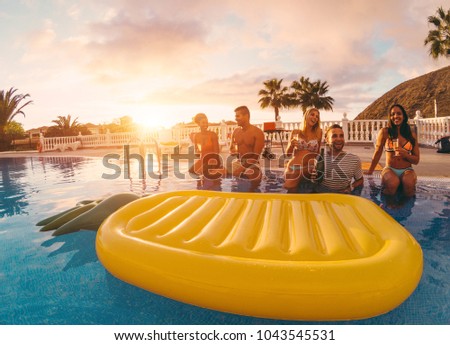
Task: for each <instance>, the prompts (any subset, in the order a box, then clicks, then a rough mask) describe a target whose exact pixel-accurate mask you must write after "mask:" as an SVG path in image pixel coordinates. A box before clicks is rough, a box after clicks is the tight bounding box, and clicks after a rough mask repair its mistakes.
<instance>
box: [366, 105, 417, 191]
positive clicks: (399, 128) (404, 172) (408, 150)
mask: <svg viewBox="0 0 450 345" xmlns="http://www.w3.org/2000/svg"><path fill="white" fill-rule="evenodd" d="M383 149H384V151H385V152H386V166H385V167H384V169H383V171H382V172H381V183H382V185H383V193H384V194H386V195H394V194H396V193H397V190H398V188H399V187H400V186H402V187H403V194H404V195H405V196H408V197H409V196H413V195H414V194H415V189H416V182H417V175H416V173H415V171H414V169H413V168H412V164H418V163H419V160H420V152H419V142H418V141H417V136H416V134H415V133H414V132H413V131H411V128H410V126H409V125H408V115H407V114H406V111H405V109H404V108H403V107H402V106H401V105H400V104H394V105H392V106H391V107H390V108H389V122H388V126H387V127H385V128H382V129H380V131H379V132H378V136H377V143H376V146H375V152H374V154H373V157H372V163H371V165H370V168H369V170H368V172H367V174H368V175H371V174H372V173H373V171H374V169H375V167H376V165H377V164H378V162H379V161H380V158H381V155H382V154H383Z"/></svg>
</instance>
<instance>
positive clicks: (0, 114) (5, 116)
mask: <svg viewBox="0 0 450 345" xmlns="http://www.w3.org/2000/svg"><path fill="white" fill-rule="evenodd" d="M16 91H17V89H14V88H10V89H9V90H8V91H5V90H1V91H0V134H4V128H5V126H6V125H7V124H8V122H9V121H11V120H12V119H13V118H14V117H15V116H16V115H18V114H22V115H23V116H25V113H24V112H23V110H22V109H23V108H24V107H26V106H27V105H29V104H31V103H33V101H31V100H30V101H28V102H26V103H25V104H21V103H22V101H24V100H25V99H26V98H27V97H30V95H29V94H25V95H22V94H20V95H15V93H16Z"/></svg>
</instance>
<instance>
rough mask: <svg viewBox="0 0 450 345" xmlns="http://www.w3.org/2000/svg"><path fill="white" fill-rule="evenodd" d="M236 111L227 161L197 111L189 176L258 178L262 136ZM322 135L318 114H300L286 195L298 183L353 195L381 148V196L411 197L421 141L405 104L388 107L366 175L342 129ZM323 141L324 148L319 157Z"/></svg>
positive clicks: (246, 112) (246, 116)
mask: <svg viewBox="0 0 450 345" xmlns="http://www.w3.org/2000/svg"><path fill="white" fill-rule="evenodd" d="M234 111H235V120H236V122H237V125H238V128H236V129H235V130H234V132H233V133H232V135H231V143H230V152H229V153H230V154H229V156H228V158H227V159H226V161H225V162H223V159H222V157H221V156H220V146H219V140H218V136H217V134H216V133H215V132H213V131H210V130H208V118H207V116H206V115H205V114H203V113H200V114H197V115H196V116H195V117H194V122H195V123H196V124H197V125H198V126H199V128H200V131H199V132H197V133H194V134H193V135H192V137H191V139H192V142H193V144H194V148H195V151H196V152H197V153H199V159H198V160H196V161H195V163H194V165H193V166H191V168H190V169H189V171H190V173H194V174H198V175H203V176H205V177H206V178H209V179H215V178H221V177H225V176H236V177H239V178H244V179H249V180H252V181H260V180H261V178H262V171H261V167H260V156H261V153H262V151H263V149H264V147H265V137H264V132H263V131H262V130H261V129H260V128H258V127H257V126H254V125H252V124H251V123H250V111H249V109H248V107H246V106H240V107H237V108H236V109H235V110H234ZM323 132H324V131H323V129H322V127H321V122H320V112H319V110H318V109H316V108H309V109H308V110H307V111H306V112H305V113H304V114H303V127H302V128H301V129H298V130H293V131H292V132H291V134H290V137H289V142H288V146H287V149H286V156H287V157H288V161H287V164H286V168H285V171H284V184H283V187H284V188H285V189H286V190H287V192H290V193H295V192H298V191H299V186H301V184H302V183H312V184H313V185H314V186H315V191H317V192H336V193H352V192H353V191H354V190H357V189H359V190H360V189H362V186H363V185H364V174H367V175H372V174H373V171H374V170H375V168H376V166H377V165H378V162H379V161H380V158H381V155H382V153H383V150H384V151H385V155H386V164H385V167H384V168H383V170H382V172H381V183H382V188H383V193H384V194H385V195H395V194H396V193H397V192H399V191H401V192H402V194H403V195H404V196H406V197H410V196H413V195H414V194H415V186H416V182H417V175H416V173H415V171H414V170H413V168H412V165H413V164H418V163H419V159H420V152H419V143H418V140H417V136H416V134H415V133H414V131H412V130H411V128H410V126H409V124H408V115H407V113H406V111H405V109H404V108H403V106H401V105H400V104H394V105H392V106H391V107H390V109H389V121H388V125H387V127H385V128H382V129H381V130H380V131H379V132H378V135H377V140H376V145H375V151H374V154H373V157H372V162H371V164H370V167H369V169H368V170H367V171H366V172H365V173H364V172H363V169H362V164H361V159H360V158H359V157H358V156H357V155H355V154H352V153H349V152H346V151H344V146H345V135H344V131H343V129H342V127H341V126H340V125H338V124H334V125H332V126H330V127H328V128H327V129H326V131H325V133H323ZM323 142H325V146H326V149H325V150H322V151H323V152H324V154H323V156H320V152H321V150H320V149H321V145H322V143H323ZM320 160H322V161H324V162H325V164H324V166H325V169H324V170H323V171H321V170H320V169H318V165H317V162H318V161H320ZM318 181H320V182H318Z"/></svg>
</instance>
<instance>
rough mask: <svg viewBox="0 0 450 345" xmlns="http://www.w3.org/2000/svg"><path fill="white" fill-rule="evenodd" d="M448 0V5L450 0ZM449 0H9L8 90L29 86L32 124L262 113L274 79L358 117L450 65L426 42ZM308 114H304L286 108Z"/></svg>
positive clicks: (292, 116) (1, 13) (4, 34)
mask: <svg viewBox="0 0 450 345" xmlns="http://www.w3.org/2000/svg"><path fill="white" fill-rule="evenodd" d="M445 2H446V4H445ZM448 4H449V3H448V0H446V1H443V0H398V1H394V0H377V1H373V0H369V1H361V0H353V1H352V0H343V1H336V0H278V1H266V0H258V1H256V0H254V1H244V0H237V1H234V0H220V1H213V0H209V1H207V0H189V1H187V0H186V1H185V0H172V1H171V0H164V1H162V0H153V1H151V0H111V1H106V0H100V1H97V0H96V1H91V0H89V1H88V0H86V1H84V0H83V1H74V0H70V1H69V0H67V1H66V0H53V1H52V0H42V1H38V0H11V1H8V0H0V40H1V43H2V49H1V54H0V66H1V67H0V89H1V90H6V89H9V88H11V87H15V88H17V89H18V92H19V93H29V94H30V95H31V97H30V99H32V100H33V104H32V105H30V106H28V107H26V108H25V109H24V110H25V113H26V117H25V118H24V117H23V116H21V115H19V116H17V117H16V118H15V120H16V121H19V122H21V123H22V124H23V125H24V127H25V129H30V128H33V127H38V126H44V125H47V126H48V125H51V124H52V123H51V121H52V120H53V119H55V118H56V117H57V116H59V115H61V116H65V115H68V114H71V115H72V117H78V118H79V121H80V122H82V123H85V122H92V123H95V124H101V123H105V122H106V123H109V122H111V121H112V120H113V119H115V118H119V117H121V116H124V115H130V116H133V117H134V118H135V120H136V121H137V122H140V123H146V124H147V125H149V126H171V125H173V124H175V123H178V122H189V121H190V120H191V118H192V116H194V115H195V114H196V113H198V112H204V113H206V115H208V117H209V119H210V121H220V120H222V119H225V120H232V119H234V112H233V110H234V108H236V107H237V106H239V105H243V104H245V105H248V106H249V108H250V110H251V116H252V117H251V121H252V122H254V123H261V122H264V121H271V120H272V119H273V117H274V115H273V110H272V109H267V110H261V109H260V107H259V104H258V99H259V98H258V95H257V94H258V91H259V90H260V89H261V88H262V87H263V84H262V83H263V81H265V80H267V79H271V78H283V79H284V84H285V86H289V85H290V83H291V82H292V81H293V80H296V79H298V78H299V77H300V76H305V77H310V79H312V80H316V79H321V80H322V81H327V82H328V84H329V85H330V89H329V90H330V91H329V94H328V95H329V96H331V97H333V98H334V99H335V104H334V111H333V112H322V118H323V119H324V120H330V119H340V118H342V113H343V112H346V113H348V117H349V118H350V119H352V118H354V117H355V116H357V115H358V114H359V113H360V112H361V111H362V110H364V108H366V107H367V106H368V105H369V104H370V103H371V102H373V101H374V100H375V99H376V98H378V97H380V96H381V95H382V94H384V93H385V92H387V91H389V90H390V89H392V88H393V87H395V86H396V85H398V84H399V83H401V82H403V81H405V80H408V79H410V78H413V77H417V76H420V75H422V74H424V73H427V72H431V71H433V70H436V69H439V68H441V67H444V66H446V65H448V60H447V61H446V60H445V59H440V60H438V61H434V60H433V59H431V57H429V55H428V47H425V46H424V44H423V41H424V39H425V37H426V35H427V33H428V30H429V29H430V27H429V26H428V23H427V17H428V16H429V15H435V13H436V10H437V8H438V7H439V6H444V8H448ZM281 115H282V119H283V121H298V120H299V119H300V111H299V110H293V111H289V112H287V111H282V113H281Z"/></svg>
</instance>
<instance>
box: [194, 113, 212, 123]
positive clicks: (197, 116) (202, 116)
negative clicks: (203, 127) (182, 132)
mask: <svg viewBox="0 0 450 345" xmlns="http://www.w3.org/2000/svg"><path fill="white" fill-rule="evenodd" d="M202 119H207V120H208V118H207V117H206V115H205V114H203V113H198V114H197V115H195V116H194V117H193V118H192V120H193V121H194V122H195V123H196V124H199V122H200V121H201V120H202Z"/></svg>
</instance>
